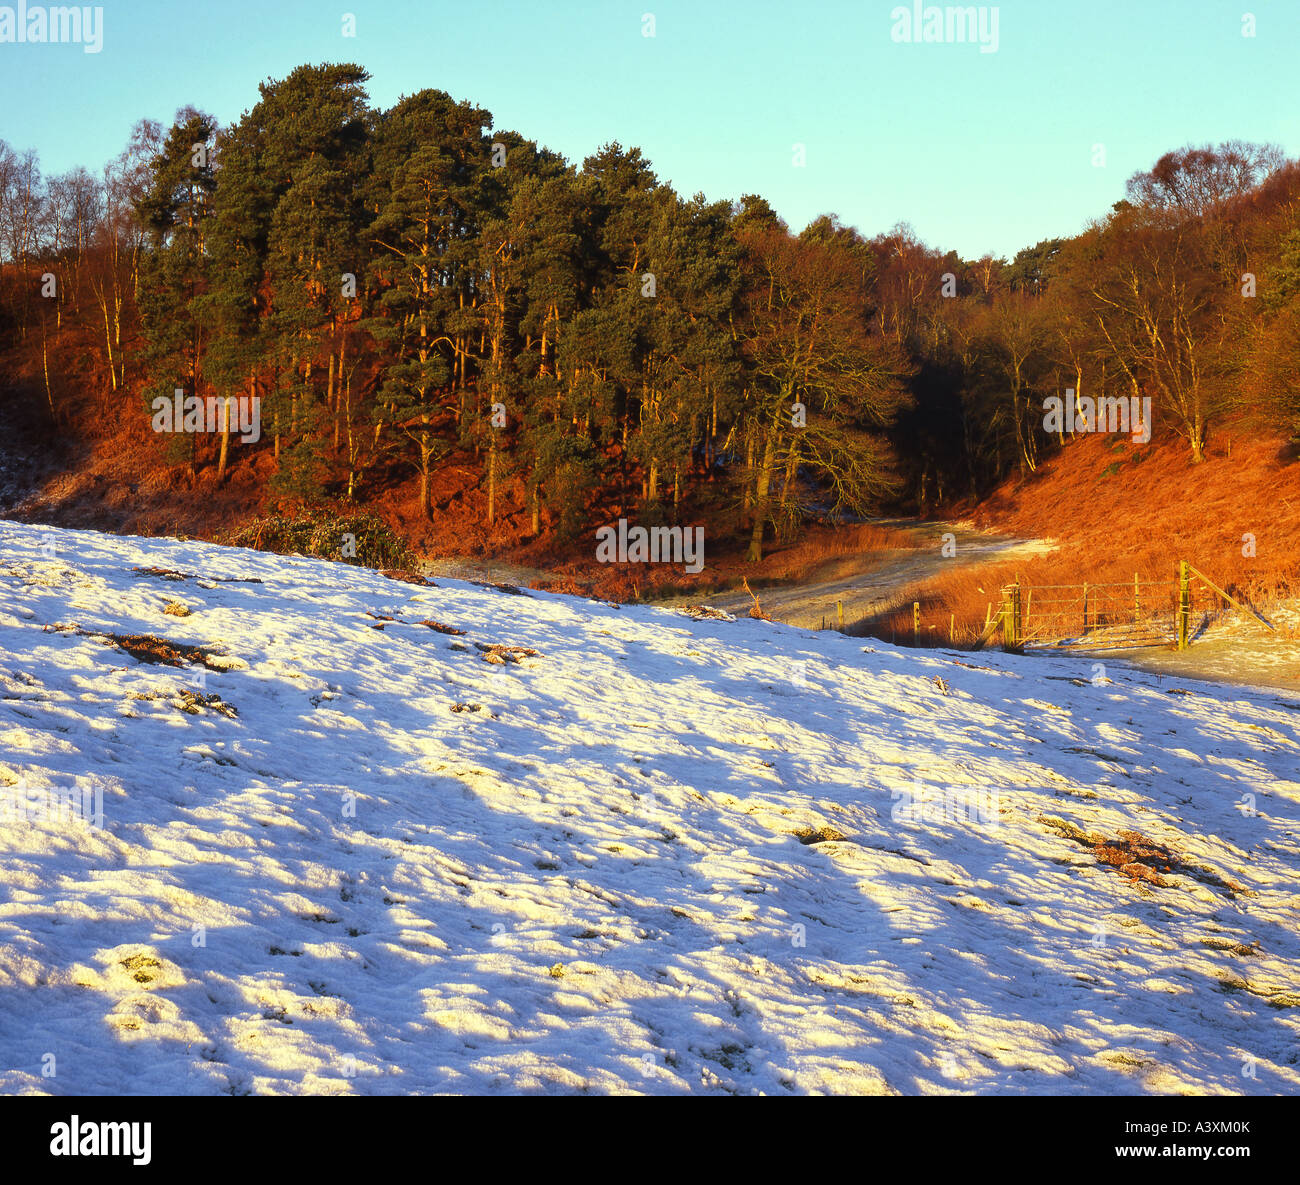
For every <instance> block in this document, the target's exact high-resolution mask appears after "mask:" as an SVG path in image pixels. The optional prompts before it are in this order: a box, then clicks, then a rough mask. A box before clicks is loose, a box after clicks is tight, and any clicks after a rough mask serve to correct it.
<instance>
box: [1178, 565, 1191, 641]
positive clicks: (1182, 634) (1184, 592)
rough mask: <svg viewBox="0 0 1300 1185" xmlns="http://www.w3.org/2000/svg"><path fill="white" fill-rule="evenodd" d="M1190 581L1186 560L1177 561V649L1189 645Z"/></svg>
mask: <svg viewBox="0 0 1300 1185" xmlns="http://www.w3.org/2000/svg"><path fill="white" fill-rule="evenodd" d="M1191 632H1192V581H1191V576H1190V574H1189V573H1188V564H1187V561H1186V560H1179V561H1178V649H1179V650H1186V649H1187V647H1188V646H1190V645H1191Z"/></svg>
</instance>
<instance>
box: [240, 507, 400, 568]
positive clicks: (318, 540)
mask: <svg viewBox="0 0 1300 1185" xmlns="http://www.w3.org/2000/svg"><path fill="white" fill-rule="evenodd" d="M225 542H227V543H230V544H232V545H233V546H235V547H252V548H256V549H257V550H258V551H273V552H276V553H277V554H279V555H293V554H301V555H311V556H319V557H320V558H321V559H327V560H342V561H343V562H344V563H349V564H359V565H362V566H364V567H369V568H414V567H417V566H418V564H419V559H418V557H417V556H416V555H415V553H414V552H413V551H412V550H411V546H410V544H408V543H407V541H406V540H405V539H404V538H402V536H401V535H399V534H398V533H397V532H396V531H394V530H393V528H392V527H390V526H389V525H388V524H387V523H386V522H384V520H383V519H381V518H379V517H378V516H376V515H373V514H339V513H335V512H332V511H304V512H301V513H299V514H296V515H285V514H270V515H263V516H262V517H260V518H256V519H253V520H252V521H251V522H248V523H245V524H244V525H243V526H242V527H238V528H236V529H235V530H234V531H232V532H230V533H229V535H228V537H227V538H226V540H225Z"/></svg>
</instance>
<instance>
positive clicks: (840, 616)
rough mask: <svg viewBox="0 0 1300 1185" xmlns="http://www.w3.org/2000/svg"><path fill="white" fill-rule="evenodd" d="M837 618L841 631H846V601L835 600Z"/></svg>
mask: <svg viewBox="0 0 1300 1185" xmlns="http://www.w3.org/2000/svg"><path fill="white" fill-rule="evenodd" d="M835 620H836V622H838V624H839V631H840V633H843V632H844V602H843V601H836V602H835Z"/></svg>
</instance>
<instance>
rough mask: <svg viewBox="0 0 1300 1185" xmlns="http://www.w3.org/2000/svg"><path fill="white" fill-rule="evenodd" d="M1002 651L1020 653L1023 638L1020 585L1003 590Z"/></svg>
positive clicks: (1009, 586) (1012, 585)
mask: <svg viewBox="0 0 1300 1185" xmlns="http://www.w3.org/2000/svg"><path fill="white" fill-rule="evenodd" d="M1001 616H1002V649H1003V650H1013V651H1018V650H1019V649H1020V641H1021V637H1022V630H1021V624H1022V622H1021V615H1020V585H1019V584H1011V585H1008V586H1007V587H1006V588H1004V589H1003V590H1002V611H1001Z"/></svg>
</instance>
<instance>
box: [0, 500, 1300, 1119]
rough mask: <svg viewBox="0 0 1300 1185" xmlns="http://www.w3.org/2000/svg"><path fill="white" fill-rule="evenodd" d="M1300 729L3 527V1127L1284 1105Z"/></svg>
mask: <svg viewBox="0 0 1300 1185" xmlns="http://www.w3.org/2000/svg"><path fill="white" fill-rule="evenodd" d="M136 569H151V571H138V570H136ZM169 603H171V605H172V614H169V613H167V612H165V608H166V607H167V606H168V605H169ZM185 609H188V610H189V613H188V615H185V616H180V615H173V614H180V613H182V612H184V610H185ZM430 622H434V623H435V624H436V625H437V626H439V627H442V629H455V630H462V631H464V634H463V635H462V634H453V633H448V632H441V630H440V629H437V628H433V626H431V625H430V624H429V623H430ZM110 635H113V636H112V637H110ZM146 635H148V636H150V637H153V638H156V639H165V640H166V641H167V642H169V643H170V644H171V646H170V648H168V647H163V646H162V645H161V644H160V643H159V642H157V641H150V640H149V637H145V636H146ZM484 647H518V648H522V649H521V650H519V651H511V652H508V653H503V652H501V651H493V650H489V649H484ZM184 648H196V649H194V650H185V649H184ZM522 650H527V651H528V652H529V653H523V652H522ZM534 651H535V653H532V652H534ZM186 654H188V655H189V656H190V657H191V658H192V659H193V660H194V661H192V662H185V661H184V656H185V655H186ZM135 655H142V656H144V657H153V658H169V659H172V660H174V661H176V662H180V663H181V664H182V665H179V666H169V665H165V664H158V663H146V662H141V661H139V659H138V658H137V657H135ZM1221 697H1226V699H1225V698H1221ZM1298 709H1300V703H1297V702H1296V701H1294V700H1290V699H1285V698H1281V697H1279V696H1278V695H1277V694H1269V693H1264V692H1254V691H1245V690H1241V689H1235V688H1234V689H1225V688H1215V687H1211V686H1209V685H1198V684H1176V683H1172V682H1170V681H1168V680H1162V679H1161V678H1159V677H1156V676H1152V675H1145V674H1139V673H1135V672H1128V671H1123V670H1121V669H1119V668H1114V667H1112V668H1111V669H1110V670H1109V671H1103V670H1100V669H1098V668H1094V667H1093V666H1091V665H1085V664H1081V663H1071V662H1068V661H1065V660H1059V661H1056V660H1037V661H1035V660H1026V659H1013V658H1009V657H1004V656H979V657H978V658H975V659H972V658H970V656H961V655H957V654H947V653H944V652H941V651H935V652H920V651H904V650H898V649H894V648H892V647H889V646H885V645H881V644H873V645H871V646H867V647H865V648H864V646H863V644H862V642H861V641H855V640H854V639H850V638H844V637H839V636H836V635H832V634H818V635H813V634H810V633H808V632H805V631H801V630H798V629H794V628H790V627H785V626H779V625H774V624H772V623H768V622H761V621H754V620H749V619H741V620H723V619H705V620H693V619H692V618H690V617H688V616H686V615H684V614H682V613H680V612H672V611H669V610H664V609H651V608H628V607H624V608H621V609H620V608H615V607H613V606H608V605H605V604H602V603H598V602H590V601H583V600H578V599H574V598H568V597H562V596H553V595H547V594H542V593H534V594H528V593H521V594H511V593H509V592H506V591H503V590H500V589H497V588H486V587H479V586H475V585H472V584H466V583H459V582H455V581H440V582H439V584H438V586H437V587H426V586H418V585H413V584H407V583H399V582H396V581H393V580H389V579H387V578H385V577H383V576H381V575H379V574H377V573H373V572H369V571H365V570H361V569H356V568H351V567H346V566H341V565H331V564H328V563H325V562H321V561H316V560H305V559H301V558H284V557H279V556H272V555H265V554H260V553H256V552H247V551H238V550H228V549H222V548H219V547H216V546H213V545H209V544H196V543H177V542H172V541H165V540H144V539H122V538H113V537H108V536H100V535H96V534H91V533H87V532H65V531H57V530H51V529H42V528H36V527H30V526H21V525H16V524H13V523H0V801H2V802H3V804H4V811H5V813H4V814H3V815H0V1091H4V1092H49V1093H54V1094H63V1093H69V1094H71V1093H81V1092H92V1093H93V1092H120V1091H127V1092H133V1093H134V1092H139V1093H145V1092H176V1093H235V1094H242V1093H249V1092H326V1093H407V1092H433V1091H502V1092H538V1091H547V1092H556V1091H558V1092H580V1091H591V1092H617V1091H632V1092H649V1093H688V1092H737V1093H752V1092H765V1093H773V1094H777V1093H783V1092H801V1093H802V1092H831V1091H834V1092H865V1093H905V1094H912V1093H938V1092H951V1091H969V1092H990V1093H991V1092H999V1093H1003V1092H1026V1093H1049V1092H1050V1093H1075V1092H1103V1093H1142V1092H1211V1093H1213V1092H1233V1093H1238V1092H1244V1093H1275V1092H1294V1091H1296V1090H1297V1088H1300V1064H1297V1058H1298V1057H1300V1055H1298V1054H1297V1050H1300V994H1297V991H1296V987H1295V973H1294V972H1295V964H1296V959H1297V955H1300V933H1298V923H1297V916H1296V912H1295V893H1294V886H1295V883H1296V877H1297V872H1298V871H1300V835H1298V834H1297V833H1298V831H1300V781H1297V780H1296V779H1297V776H1298V775H1297V769H1298V768H1300V760H1297V754H1298V753H1300V715H1298V714H1297V710H1298ZM69 792H71V793H76V794H80V795H82V796H83V798H82V799H81V801H84V802H86V803H88V804H93V806H94V807H95V808H102V820H99V822H100V823H102V825H99V826H93V825H92V823H94V822H96V820H94V819H91V820H70V819H67V818H61V817H59V815H58V813H57V811H56V810H55V809H54V802H55V797H56V796H57V795H59V794H64V793H69ZM1252 808H1253V809H1252ZM88 813H89V812H88ZM1121 832H1127V833H1132V834H1129V835H1127V836H1121ZM1090 833H1091V834H1090ZM1139 833H1140V834H1139ZM1103 840H1106V841H1111V842H1108V843H1104V842H1102V841H1103ZM1121 865H1122V866H1124V868H1123V869H1121V867H1120V866H1121ZM50 1055H53V1058H54V1060H53V1062H51V1061H50V1060H49V1056H50ZM43 1067H44V1068H45V1070H46V1072H45V1073H43V1072H42V1071H43ZM51 1067H53V1068H54V1074H53V1076H49V1073H48V1071H49V1069H50V1068H51Z"/></svg>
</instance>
